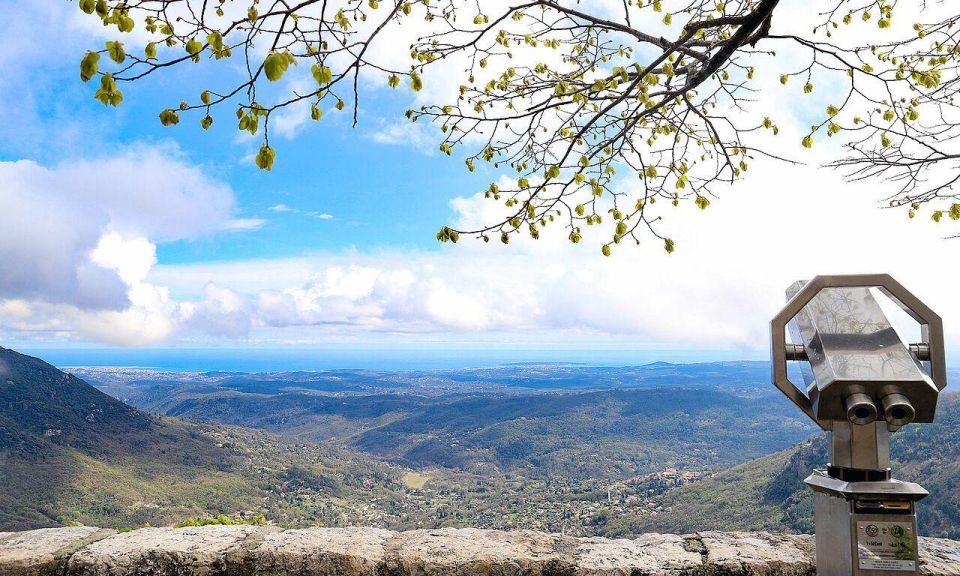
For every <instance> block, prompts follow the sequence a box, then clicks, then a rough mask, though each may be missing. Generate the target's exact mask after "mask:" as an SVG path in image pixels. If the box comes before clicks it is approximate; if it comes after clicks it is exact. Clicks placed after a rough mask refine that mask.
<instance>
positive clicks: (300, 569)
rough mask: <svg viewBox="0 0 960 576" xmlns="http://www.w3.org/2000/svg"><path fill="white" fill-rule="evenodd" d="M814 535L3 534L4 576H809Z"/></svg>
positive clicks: (934, 561) (923, 549)
mask: <svg viewBox="0 0 960 576" xmlns="http://www.w3.org/2000/svg"><path fill="white" fill-rule="evenodd" d="M814 556H815V552H814V542H813V538H812V537H811V536H803V535H787V534H770V533H765V532H701V533H698V534H687V535H683V536H677V535H672V534H644V535H642V536H639V537H637V538H633V539H608V538H572V537H569V536H563V535H560V534H545V533H542V532H532V531H526V530H519V531H512V532H502V531H496V530H477V529H469V528H467V529H453V528H445V529H441V530H412V531H409V532H391V531H388V530H380V529H377V528H308V529H303V530H285V531H282V530H280V529H279V528H274V527H269V526H267V527H255V526H203V527H192V528H142V529H139V530H134V531H131V532H125V533H119V534H118V533H115V532H113V531H112V530H101V529H98V528H49V529H44V530H33V531H30V532H13V533H7V532H0V576H660V575H662V576H806V575H809V576H813V575H814V574H815V573H816V569H815V566H814ZM920 556H921V567H920V572H921V574H926V575H930V576H960V541H955V540H944V539H940V538H921V539H920Z"/></svg>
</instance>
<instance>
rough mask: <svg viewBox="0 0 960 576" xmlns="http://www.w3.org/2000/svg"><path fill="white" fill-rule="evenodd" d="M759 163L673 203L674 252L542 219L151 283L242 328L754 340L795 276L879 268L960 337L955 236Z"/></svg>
mask: <svg viewBox="0 0 960 576" xmlns="http://www.w3.org/2000/svg"><path fill="white" fill-rule="evenodd" d="M756 170H757V172H758V173H757V174H755V177H754V178H752V179H750V180H748V181H747V183H745V184H743V185H741V186H739V187H737V188H735V189H732V190H729V191H728V192H727V193H726V194H725V195H724V196H723V198H722V199H721V200H718V201H716V202H715V203H714V204H713V205H712V206H711V207H710V208H709V209H708V210H706V211H701V210H697V209H696V208H693V207H688V208H685V207H683V206H681V207H679V208H676V209H675V210H676V214H674V215H673V216H674V217H673V218H671V219H670V220H669V221H668V225H669V227H670V229H669V232H670V234H671V235H672V236H673V237H675V238H677V252H675V253H674V254H667V253H666V252H664V251H663V249H662V246H661V245H660V243H658V242H654V241H652V240H651V241H650V242H647V243H645V244H643V245H641V246H640V247H636V246H620V247H616V249H615V251H614V255H613V256H612V257H610V258H604V257H602V256H601V255H600V251H599V238H591V236H590V235H588V236H587V238H585V240H584V242H583V244H580V245H576V246H574V245H571V244H570V243H569V242H568V241H566V239H565V234H563V231H562V230H559V229H557V230H554V231H553V232H552V233H551V232H549V228H548V231H547V232H544V234H542V236H541V240H540V241H536V242H535V241H533V240H529V239H526V240H524V239H518V241H514V242H511V244H510V245H509V246H502V245H500V244H499V243H496V242H491V243H490V244H484V243H482V242H471V241H467V240H466V239H463V240H461V242H460V244H458V245H456V246H445V247H444V249H442V250H440V251H438V252H416V251H392V252H377V253H357V252H346V253H340V254H333V253H321V254H314V255H310V256H303V257H299V258H291V259H276V260H260V261H246V262H232V263H215V264H193V265H185V266H176V265H172V266H164V265H160V266H157V267H156V268H155V269H154V270H153V271H152V272H151V276H150V280H151V281H152V282H155V283H162V284H169V285H171V286H172V287H175V289H176V290H177V291H178V292H183V293H189V292H190V291H191V290H195V288H192V287H195V286H197V285H198V284H200V283H202V282H214V283H216V284H217V285H220V286H223V287H225V288H228V289H230V290H232V291H234V292H236V293H238V294H245V295H247V296H248V298H249V302H250V307H249V308H247V309H246V310H248V312H249V314H250V325H249V338H250V339H251V341H260V340H265V341H266V340H285V341H286V340H289V339H294V340H297V341H299V342H308V341H315V342H316V341H350V340H364V339H369V338H381V337H386V338H388V339H390V338H393V339H395V338H398V337H402V338H404V339H410V338H414V339H418V340H419V341H424V342H427V341H430V342H435V341H437V339H438V338H441V339H448V338H453V339H460V340H467V341H471V340H472V341H490V340H501V339H507V340H510V341H518V342H525V343H529V344H544V345H548V344H549V343H550V342H560V341H562V342H566V343H573V344H578V345H581V346H584V347H591V346H594V345H600V344H602V343H604V342H618V343H620V344H624V343H626V345H629V346H636V347H644V346H650V347H653V346H656V347H672V348H692V349H696V348H714V349H716V348H723V349H729V348H740V349H742V350H745V351H752V352H753V353H759V352H760V351H762V350H763V349H764V348H765V347H766V345H767V338H768V334H767V326H768V322H769V319H770V318H771V317H772V316H773V314H774V313H775V312H776V311H777V310H778V309H779V308H780V306H781V305H782V303H783V293H784V289H785V288H786V286H787V285H788V284H789V283H790V282H792V281H794V280H796V279H798V278H809V277H811V276H813V275H815V274H831V273H868V272H889V273H892V274H894V275H895V276H896V277H897V278H898V279H900V280H901V281H902V282H903V283H904V284H906V285H907V286H908V287H910V288H912V289H914V290H915V291H916V293H917V294H918V295H919V296H920V297H921V298H924V299H925V300H926V301H927V302H928V303H930V304H931V305H932V306H933V307H934V309H936V310H937V311H938V312H940V313H941V314H942V315H943V316H944V319H945V324H946V326H947V327H948V329H949V330H950V337H951V341H952V342H956V341H957V338H960V303H957V302H956V299H955V298H953V296H952V294H951V292H952V288H951V286H955V285H956V282H957V281H958V280H960V278H958V277H957V276H958V274H960V273H957V272H955V271H953V269H952V268H950V267H943V266H931V264H930V263H931V262H950V261H952V259H953V258H954V256H953V254H954V252H955V250H956V244H955V242H951V241H945V240H943V239H941V238H940V236H939V234H940V233H941V232H940V230H938V229H937V228H936V227H935V226H932V225H929V224H927V223H921V222H916V221H911V220H908V219H907V218H906V216H905V215H904V214H903V213H901V212H897V211H892V210H878V209H877V207H876V206H875V204H874V190H872V189H871V187H869V186H854V185H849V184H846V183H844V182H843V180H842V178H841V177H840V176H839V175H838V174H836V173H835V172H831V171H825V170H818V169H815V168H809V167H803V166H797V167H784V166H782V165H778V164H766V165H762V166H758V167H757V168H756ZM489 204H491V202H490V201H489V200H486V199H484V198H482V197H479V196H478V197H471V198H463V199H459V200H457V201H456V202H455V203H454V206H455V207H456V210H457V211H458V213H459V217H460V218H461V219H462V220H463V221H471V220H475V219H477V218H478V217H480V216H478V214H479V215H482V214H484V213H485V211H487V210H489V209H490V208H489V206H488V205H489ZM592 240H596V242H594V241H592ZM917 246H923V251H924V254H925V256H924V258H922V259H921V258H917V256H916V254H917ZM203 297H204V295H203V294H198V295H197V298H203ZM212 324H213V325H214V326H215V323H212ZM391 335H392V336H391Z"/></svg>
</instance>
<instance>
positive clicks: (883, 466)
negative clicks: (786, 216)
mask: <svg viewBox="0 0 960 576" xmlns="http://www.w3.org/2000/svg"><path fill="white" fill-rule="evenodd" d="M877 292H879V293H882V294H884V295H886V296H887V297H888V298H889V299H890V300H891V301H892V302H893V303H895V304H897V305H899V307H900V308H902V309H903V310H904V311H905V312H906V313H907V314H909V315H910V316H911V317H912V318H913V319H914V320H916V321H917V322H918V323H919V324H920V340H921V342H917V343H907V342H904V341H903V340H902V339H901V338H900V336H899V335H898V334H897V332H896V331H895V330H894V328H893V326H892V325H891V323H890V320H889V319H888V317H887V315H886V314H885V313H884V310H883V308H882V307H881V306H880V302H879V301H878V300H877V298H876V297H875V295H876V294H877ZM788 326H789V329H790V339H791V340H792V342H794V343H793V344H790V343H788V342H787V341H786V336H785V329H786V328H787V327H788ZM770 329H771V355H772V363H773V382H774V384H775V385H776V386H777V388H779V389H780V391H782V392H783V393H784V394H786V395H787V397H788V398H790V400H792V401H793V403H794V404H796V405H797V406H798V407H799V408H800V409H801V410H803V412H804V413H805V414H806V415H807V416H809V417H810V418H811V419H812V420H813V421H814V422H816V423H817V425H818V426H820V427H821V428H822V429H824V430H826V431H828V432H830V436H831V452H830V463H829V465H828V466H827V468H826V469H823V470H815V471H814V472H813V473H812V474H811V475H810V476H809V477H808V478H807V479H806V481H805V482H806V484H807V486H809V487H810V488H811V489H812V490H813V492H814V514H815V516H816V543H817V574H818V576H851V575H853V576H877V575H880V574H883V575H885V576H899V575H906V574H916V573H917V514H916V502H917V501H918V500H920V499H921V498H923V497H924V496H926V495H927V491H926V490H924V489H923V488H922V487H921V486H920V485H918V484H914V483H912V482H902V481H900V480H895V479H893V478H892V477H891V475H890V434H891V433H893V432H895V431H897V430H898V429H899V428H901V427H903V426H906V425H907V424H910V423H921V422H933V417H934V413H935V411H936V406H937V396H938V394H939V393H940V391H941V390H943V388H944V387H945V386H946V384H947V377H946V366H945V359H944V351H943V324H942V322H941V320H940V317H939V316H937V315H936V314H935V313H934V312H933V311H932V310H931V309H930V308H928V307H927V305H926V304H924V303H923V302H921V301H920V300H919V299H917V297H916V296H914V295H913V294H911V293H910V292H908V291H907V290H906V289H905V288H904V287H903V286H902V285H901V284H900V283H899V282H897V281H896V280H894V279H893V278H891V277H890V276H888V275H886V274H875V275H861V276H817V277H816V278H814V279H813V280H810V281H809V282H796V283H794V284H793V285H791V286H790V287H789V288H788V290H787V304H786V306H785V307H784V308H783V310H781V311H780V313H779V314H777V315H776V317H775V318H774V319H773V321H772V322H771V323H770ZM787 361H798V362H803V364H802V365H801V374H802V375H803V380H804V383H805V385H806V391H804V390H803V389H800V388H797V387H796V386H794V385H793V383H791V382H790V380H789V379H788V377H787Z"/></svg>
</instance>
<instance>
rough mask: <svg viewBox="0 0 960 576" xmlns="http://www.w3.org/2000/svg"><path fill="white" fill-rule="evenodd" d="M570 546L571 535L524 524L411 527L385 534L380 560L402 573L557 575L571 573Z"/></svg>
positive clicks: (572, 543)
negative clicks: (512, 528) (498, 527)
mask: <svg viewBox="0 0 960 576" xmlns="http://www.w3.org/2000/svg"><path fill="white" fill-rule="evenodd" d="M576 546H577V540H576V539H574V538H568V537H565V536H561V535H559V534H544V533H542V532H532V531H529V530H517V531H512V532H501V531H497V530H478V529H476V528H459V529H455V528H444V529H440V530H412V531H410V532H401V533H399V534H397V536H396V537H394V538H393V539H391V540H390V542H389V543H388V545H387V555H386V564H387V569H388V570H389V571H390V573H391V574H403V575H405V576H440V575H443V576H478V575H481V576H486V575H492V574H496V575H507V574H524V575H531V576H535V575H541V574H542V575H557V576H560V575H565V574H572V573H573V568H574V553H575V551H576Z"/></svg>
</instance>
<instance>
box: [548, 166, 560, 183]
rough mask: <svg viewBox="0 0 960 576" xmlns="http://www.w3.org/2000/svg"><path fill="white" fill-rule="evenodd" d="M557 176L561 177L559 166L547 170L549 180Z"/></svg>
mask: <svg viewBox="0 0 960 576" xmlns="http://www.w3.org/2000/svg"><path fill="white" fill-rule="evenodd" d="M557 176H560V167H559V166H551V167H549V168H547V180H550V179H551V178H556V177H557Z"/></svg>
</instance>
